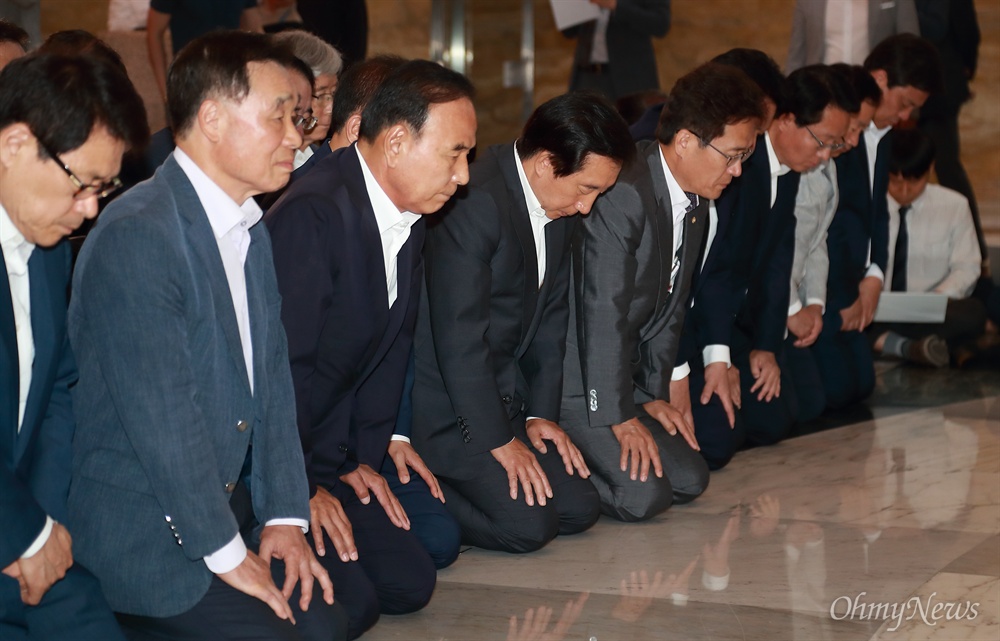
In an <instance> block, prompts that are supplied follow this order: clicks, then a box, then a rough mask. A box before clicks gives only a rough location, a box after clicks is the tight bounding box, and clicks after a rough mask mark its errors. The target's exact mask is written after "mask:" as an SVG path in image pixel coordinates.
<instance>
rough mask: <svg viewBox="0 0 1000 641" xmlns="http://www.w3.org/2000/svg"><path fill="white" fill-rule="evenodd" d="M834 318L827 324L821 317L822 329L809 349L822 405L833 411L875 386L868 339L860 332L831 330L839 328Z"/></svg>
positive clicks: (872, 361)
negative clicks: (822, 397) (823, 401)
mask: <svg viewBox="0 0 1000 641" xmlns="http://www.w3.org/2000/svg"><path fill="white" fill-rule="evenodd" d="M830 312H831V310H829V309H827V314H829V313H830ZM833 313H836V314H839V312H833ZM837 320H838V322H836V324H835V325H830V321H828V320H827V317H826V316H824V318H823V323H824V324H823V331H822V332H820V335H819V338H818V339H816V342H815V343H813V345H812V347H810V348H809V350H810V351H811V352H812V356H813V359H814V360H815V361H816V367H817V369H818V370H819V375H820V379H821V380H822V381H823V393H824V395H825V396H826V408H827V409H833V410H837V409H843V408H845V407H848V406H850V405H854V404H855V403H860V402H861V401H863V400H865V399H866V398H868V397H869V396H871V393H872V391H874V389H875V361H874V360H873V359H872V350H871V347H870V346H869V344H868V338H867V337H866V336H865V335H864V334H863V333H862V332H856V331H851V332H842V331H839V330H838V329H835V328H839V327H840V323H839V319H837Z"/></svg>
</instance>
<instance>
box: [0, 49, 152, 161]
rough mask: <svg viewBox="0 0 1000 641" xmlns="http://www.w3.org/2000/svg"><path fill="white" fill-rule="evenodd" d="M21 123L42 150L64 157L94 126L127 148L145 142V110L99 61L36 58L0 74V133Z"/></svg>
mask: <svg viewBox="0 0 1000 641" xmlns="http://www.w3.org/2000/svg"><path fill="white" fill-rule="evenodd" d="M19 122H20V123H24V124H26V125H27V126H28V128H29V129H30V130H31V133H32V134H33V135H34V136H35V137H36V138H38V140H39V141H40V142H41V145H39V153H41V154H42V155H43V156H44V155H45V154H46V152H45V151H44V150H43V149H41V147H43V146H44V147H46V148H48V149H51V150H52V152H53V153H56V154H62V153H65V152H68V151H72V150H74V149H76V148H77V147H80V146H81V145H83V144H84V143H85V142H87V139H88V138H90V134H91V133H92V132H93V131H94V128H95V127H97V126H103V127H104V128H106V129H107V130H108V133H109V134H111V136H112V137H114V138H117V139H118V140H121V141H123V142H124V143H125V145H126V147H127V148H130V149H135V148H140V147H143V146H144V145H145V143H146V140H147V139H148V137H149V126H148V124H147V122H146V108H145V107H144V105H143V102H142V98H140V97H139V94H138V93H137V92H136V90H135V87H133V86H132V83H131V82H130V81H129V79H128V76H126V75H125V74H124V73H123V72H122V71H121V70H120V69H118V67H117V66H115V65H114V64H112V63H110V62H108V61H107V60H105V59H103V58H101V57H97V56H65V55H59V54H53V53H46V52H41V53H35V54H32V55H30V56H25V57H23V58H18V59H17V60H14V61H13V62H11V63H10V64H9V65H7V66H6V67H4V69H3V71H2V72H0V129H2V128H4V127H7V126H8V125H11V124H14V123H19Z"/></svg>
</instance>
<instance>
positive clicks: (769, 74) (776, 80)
mask: <svg viewBox="0 0 1000 641" xmlns="http://www.w3.org/2000/svg"><path fill="white" fill-rule="evenodd" d="M712 62H718V63H719V64H723V65H729V66H731V67H736V68H737V69H739V70H740V71H742V72H743V73H745V74H746V75H747V76H749V77H750V80H753V81H754V82H756V83H757V86H758V87H760V90H761V91H763V92H764V95H765V96H767V97H768V98H770V99H771V102H773V103H774V104H778V103H779V102H780V101H781V86H782V83H783V82H784V80H785V76H784V75H783V74H782V73H781V68H780V67H779V66H778V63H777V62H775V61H774V58H772V57H771V56H769V55H767V54H766V53H764V52H763V51H760V50H758V49H745V48H742V47H737V48H736V49H730V50H729V51H727V52H725V53H721V54H719V55H717V56H716V57H714V58H712Z"/></svg>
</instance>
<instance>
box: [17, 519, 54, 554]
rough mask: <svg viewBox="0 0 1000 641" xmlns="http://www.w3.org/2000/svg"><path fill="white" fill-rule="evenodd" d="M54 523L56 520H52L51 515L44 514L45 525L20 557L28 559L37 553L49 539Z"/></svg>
mask: <svg viewBox="0 0 1000 641" xmlns="http://www.w3.org/2000/svg"><path fill="white" fill-rule="evenodd" d="M55 524H56V522H55V521H53V520H52V517H51V516H48V515H46V516H45V525H44V526H42V531H41V533H40V534H39V535H38V536H36V537H35V540H34V542H32V544H31V545H30V546H28V549H27V550H25V551H24V554H22V555H21V558H22V559H30V558H31V557H33V556H35V555H36V554H38V552H39V550H41V549H42V548H43V547H45V543H46V542H48V540H49V535H50V534H52V526H53V525H55Z"/></svg>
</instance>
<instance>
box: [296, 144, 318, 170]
mask: <svg viewBox="0 0 1000 641" xmlns="http://www.w3.org/2000/svg"><path fill="white" fill-rule="evenodd" d="M314 153H316V152H315V151H313V148H312V145H309V146H308V147H306V148H305V149H296V150H295V155H294V156H293V158H292V170H295V169H298V168H299V167H301V166H302V165H304V164H306V161H307V160H309V159H310V158H312V157H313V154H314Z"/></svg>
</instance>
